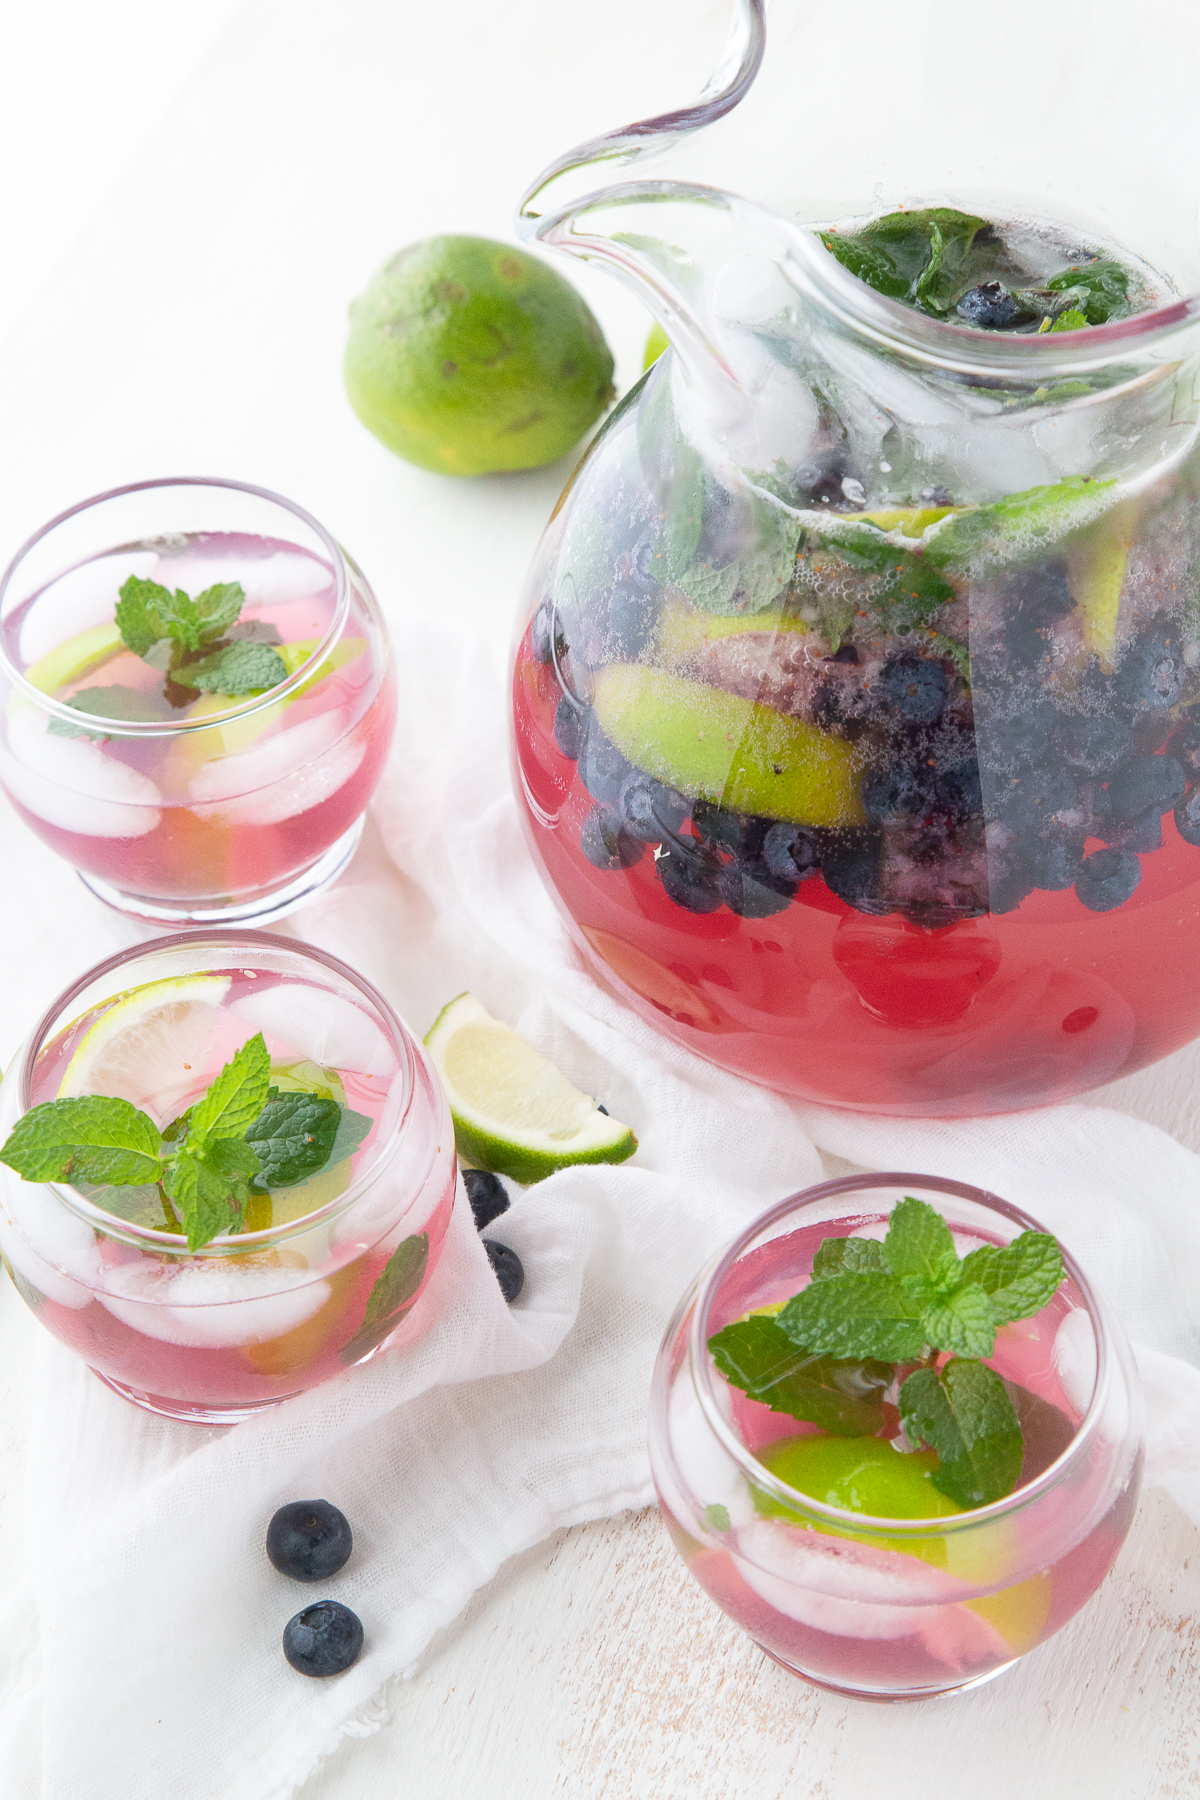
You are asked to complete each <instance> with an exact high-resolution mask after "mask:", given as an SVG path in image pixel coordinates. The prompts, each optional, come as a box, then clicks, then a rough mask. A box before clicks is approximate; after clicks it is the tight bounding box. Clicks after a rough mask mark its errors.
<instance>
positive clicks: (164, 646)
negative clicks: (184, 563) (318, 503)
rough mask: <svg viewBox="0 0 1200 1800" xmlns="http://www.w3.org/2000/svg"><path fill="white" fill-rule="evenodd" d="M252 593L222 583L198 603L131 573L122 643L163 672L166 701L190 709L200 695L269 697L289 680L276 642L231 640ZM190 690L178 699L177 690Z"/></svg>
mask: <svg viewBox="0 0 1200 1800" xmlns="http://www.w3.org/2000/svg"><path fill="white" fill-rule="evenodd" d="M245 602H246V595H245V591H244V589H243V588H242V585H241V583H240V582H237V581H220V582H217V583H216V585H215V586H213V587H210V588H205V590H204V592H203V593H202V594H197V596H196V598H195V599H194V600H193V599H191V598H190V596H189V595H187V594H185V593H184V591H183V589H182V588H176V589H175V591H174V593H172V592H171V590H170V588H165V587H163V586H162V584H161V583H160V582H157V581H146V580H144V579H143V578H142V577H141V576H138V575H131V576H130V577H129V578H128V580H127V581H125V582H124V583H122V586H121V597H120V599H119V601H118V602H117V627H118V629H119V631H120V633H121V641H122V642H123V643H124V645H125V647H126V648H127V649H129V650H132V651H133V653H134V655H135V656H140V657H141V658H142V660H143V662H149V663H151V664H152V665H153V666H154V667H155V668H163V667H164V666H165V671H166V675H167V683H166V690H165V692H166V696H167V698H168V699H169V700H170V701H171V703H172V704H173V705H185V706H186V705H190V703H191V701H192V700H193V699H194V698H195V695H196V694H197V693H198V692H204V693H210V694H227V695H229V696H231V697H236V696H239V695H243V694H256V693H264V692H265V691H266V690H267V689H268V688H273V687H277V686H278V685H279V683H280V682H281V681H284V680H286V678H287V673H288V670H287V665H286V663H285V662H284V660H283V658H282V657H281V656H280V655H279V652H278V651H277V650H275V649H274V648H273V647H272V646H271V645H270V644H265V643H261V642H259V641H257V640H256V639H254V638H250V637H237V638H233V637H230V636H229V635H228V634H229V633H230V632H231V631H232V629H233V627H234V626H235V625H236V623H237V620H238V615H239V614H240V612H241V610H242V607H243V606H244V605H245ZM173 688H178V689H182V690H183V695H182V697H181V698H177V697H176V696H175V695H174V694H173V693H172V689H173Z"/></svg>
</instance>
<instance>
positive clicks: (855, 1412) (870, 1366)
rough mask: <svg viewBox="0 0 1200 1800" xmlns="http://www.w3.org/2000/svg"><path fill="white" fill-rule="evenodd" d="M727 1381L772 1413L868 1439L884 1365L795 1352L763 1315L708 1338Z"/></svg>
mask: <svg viewBox="0 0 1200 1800" xmlns="http://www.w3.org/2000/svg"><path fill="white" fill-rule="evenodd" d="M708 1350H709V1355H710V1356H711V1357H712V1359H713V1361H714V1362H715V1363H716V1365H717V1368H718V1369H719V1370H720V1371H721V1373H722V1375H724V1377H725V1379H726V1380H727V1381H730V1382H732V1383H733V1385H734V1387H737V1388H741V1390H742V1392H743V1393H744V1394H746V1395H748V1396H749V1398H750V1399H751V1400H757V1401H759V1403H760V1404H761V1405H763V1406H769V1407H770V1408H771V1410H772V1412H778V1413H786V1414H787V1415H788V1416H789V1417H790V1418H793V1419H805V1420H807V1421H808V1422H809V1423H810V1424H812V1425H820V1426H821V1427H822V1428H823V1429H824V1430H825V1431H832V1432H834V1433H835V1434H836V1435H837V1436H839V1437H873V1436H874V1435H875V1433H876V1432H877V1431H878V1430H879V1429H880V1427H881V1426H882V1424H883V1394H884V1390H885V1389H886V1388H887V1387H889V1386H890V1385H891V1381H892V1370H891V1367H890V1365H889V1364H888V1363H883V1362H871V1361H863V1360H861V1359H852V1360H851V1359H847V1360H844V1361H843V1360H839V1359H838V1358H836V1357H832V1356H821V1355H818V1354H816V1353H814V1352H812V1351H804V1350H798V1349H797V1348H796V1345H795V1343H794V1341H793V1340H792V1339H791V1338H790V1337H788V1335H787V1333H786V1332H785V1331H782V1330H780V1328H779V1326H778V1324H777V1323H776V1321H775V1320H774V1319H773V1318H771V1317H770V1316H769V1315H767V1314H762V1313H759V1314H752V1315H751V1317H750V1318H748V1319H737V1320H735V1321H734V1323H733V1324H732V1325H726V1326H725V1328H724V1330H723V1331H718V1332H716V1333H715V1335H714V1336H713V1337H710V1338H709V1340H708Z"/></svg>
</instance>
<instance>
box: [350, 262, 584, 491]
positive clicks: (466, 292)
mask: <svg viewBox="0 0 1200 1800" xmlns="http://www.w3.org/2000/svg"><path fill="white" fill-rule="evenodd" d="M612 374H613V359H612V356H611V354H610V352H609V349H608V345H607V344H606V343H605V341H604V337H603V334H602V333H601V330H600V327H599V325H598V324H597V323H596V320H595V319H594V317H593V316H592V313H591V311H590V310H589V308H588V307H587V305H586V304H585V303H584V301H583V299H582V297H581V296H580V294H579V293H578V292H577V291H576V289H575V288H573V287H572V286H571V284H570V283H569V282H568V281H565V280H564V279H563V277H562V276H561V275H559V274H558V273H557V271H556V270H554V269H551V268H547V266H546V265H545V263H542V262H539V261H538V260H537V259H536V258H535V257H532V256H528V255H526V253H525V252H524V251H522V250H515V249H512V248H511V247H510V246H509V245H507V244H498V243H494V242H492V241H491V240H490V239H488V238H476V237H434V238H427V239H425V240H424V241H423V242H422V243H418V244H410V245H409V246H408V248H407V249H405V250H401V251H400V252H399V253H398V255H396V256H393V257H392V259H391V261H390V262H388V263H386V264H385V265H384V267H383V268H382V269H381V270H380V271H379V273H378V274H377V275H376V276H375V277H374V279H373V280H372V281H371V283H370V284H369V286H368V287H367V289H366V292H365V293H364V294H363V295H362V296H361V297H360V298H359V299H358V300H356V301H355V302H354V304H353V306H352V307H351V308H350V338H349V342H348V344H347V346H346V360H345V382H346V392H347V394H348V395H349V397H350V404H351V405H352V406H353V408H354V410H355V412H356V413H357V414H358V416H359V418H360V419H361V420H362V422H363V424H364V425H366V426H367V428H368V429H369V430H370V431H373V432H374V434H375V436H376V437H377V438H379V439H380V440H381V441H382V442H383V443H385V444H386V445H387V447H388V449H389V450H394V451H395V453H396V455H397V456H402V457H404V459H405V461H407V462H412V463H416V464H417V466H418V467H419V468H422V469H434V470H436V471H438V472H440V473H441V474H445V475H486V474H491V473H495V472H497V471H500V470H507V469H533V468H539V467H540V466H541V465H542V464H543V463H548V462H553V461H554V460H555V459H556V458H557V457H559V456H561V455H563V453H564V452H565V451H567V450H569V449H570V448H571V446H572V445H573V444H574V443H576V442H577V441H578V439H579V438H580V437H581V436H582V435H583V433H584V432H585V431H586V430H587V428H588V426H589V425H591V424H593V423H594V422H595V420H596V419H598V418H599V416H600V414H601V413H602V412H603V411H604V409H605V407H607V406H608V405H609V404H610V402H611V401H612V399H613V392H614V390H613V385H612Z"/></svg>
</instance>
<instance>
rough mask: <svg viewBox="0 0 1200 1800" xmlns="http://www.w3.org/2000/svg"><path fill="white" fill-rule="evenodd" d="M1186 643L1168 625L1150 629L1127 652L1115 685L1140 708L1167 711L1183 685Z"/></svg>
mask: <svg viewBox="0 0 1200 1800" xmlns="http://www.w3.org/2000/svg"><path fill="white" fill-rule="evenodd" d="M1182 651H1183V646H1182V644H1181V643H1180V641H1179V637H1178V635H1177V633H1175V632H1174V631H1173V630H1172V629H1171V627H1170V626H1169V625H1165V624H1162V623H1160V624H1158V625H1156V626H1154V627H1152V628H1151V629H1150V630H1149V631H1147V632H1146V633H1145V634H1144V635H1143V636H1142V637H1141V638H1139V640H1138V642H1137V643H1136V644H1135V645H1134V646H1133V648H1132V649H1131V650H1130V651H1129V652H1128V653H1127V655H1126V656H1125V658H1124V660H1123V662H1122V663H1121V666H1120V668H1119V669H1118V670H1117V673H1116V677H1115V679H1114V682H1113V687H1114V689H1115V691H1116V693H1117V695H1118V697H1119V698H1120V699H1121V700H1123V701H1125V702H1126V703H1127V704H1128V705H1130V706H1132V707H1134V708H1135V709H1136V710H1137V711H1138V712H1166V711H1167V710H1168V709H1169V708H1170V707H1172V706H1174V704H1175V702H1176V700H1178V698H1179V690H1180V688H1181V687H1182V685H1183V675H1184V663H1183V654H1182Z"/></svg>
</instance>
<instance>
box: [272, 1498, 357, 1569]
mask: <svg viewBox="0 0 1200 1800" xmlns="http://www.w3.org/2000/svg"><path fill="white" fill-rule="evenodd" d="M353 1548H354V1534H353V1532H352V1531H351V1529H350V1523H349V1520H348V1519H347V1518H346V1515H345V1513H343V1512H341V1511H340V1510H339V1509H338V1508H337V1507H336V1506H332V1505H331V1504H330V1502H329V1501H328V1500H292V1501H290V1502H289V1503H288V1505H286V1506H281V1507H280V1508H279V1510H278V1512H276V1513H275V1514H274V1515H273V1517H272V1519H271V1523H270V1524H269V1525H268V1526H267V1556H268V1559H269V1560H270V1562H271V1565H272V1567H273V1568H276V1569H278V1570H279V1573H280V1574H281V1575H290V1576H291V1577H292V1579H293V1581H327V1580H328V1579H329V1577H330V1576H331V1575H336V1574H337V1572H338V1570H339V1569H342V1568H344V1567H345V1566H346V1563H347V1562H348V1561H349V1559H350V1552H351V1550H352V1549H353Z"/></svg>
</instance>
